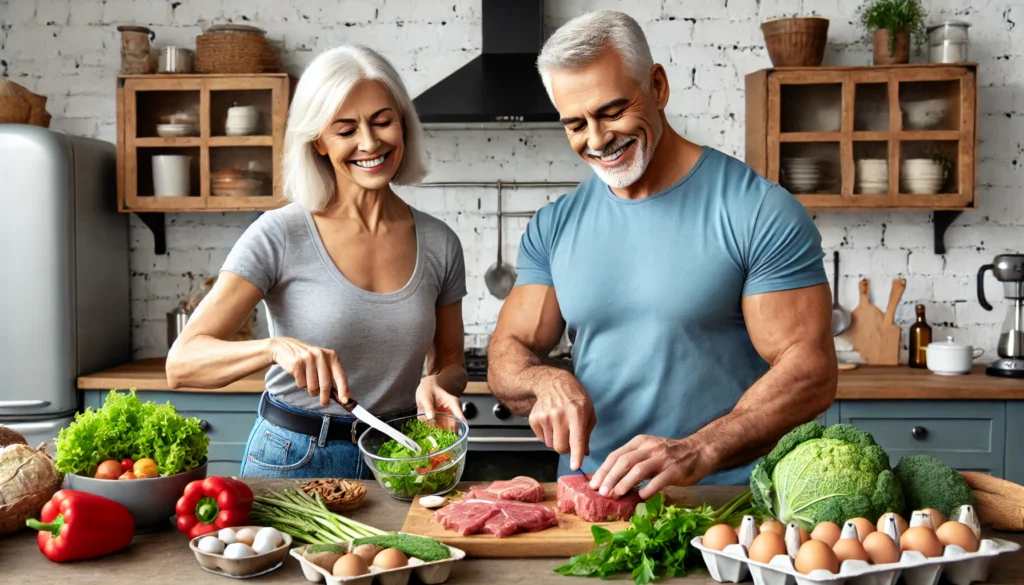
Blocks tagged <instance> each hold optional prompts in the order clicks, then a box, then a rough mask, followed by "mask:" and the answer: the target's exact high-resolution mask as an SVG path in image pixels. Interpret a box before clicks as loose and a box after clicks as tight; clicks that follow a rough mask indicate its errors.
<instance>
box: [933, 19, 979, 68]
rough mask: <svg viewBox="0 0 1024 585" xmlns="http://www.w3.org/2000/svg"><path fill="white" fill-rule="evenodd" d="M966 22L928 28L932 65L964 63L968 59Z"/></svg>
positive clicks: (967, 24)
mask: <svg viewBox="0 0 1024 585" xmlns="http://www.w3.org/2000/svg"><path fill="white" fill-rule="evenodd" d="M970 26H971V25H970V24H969V23H966V22H959V21H948V22H942V23H939V24H935V25H932V26H930V27H928V60H929V61H930V62H932V63H963V62H965V61H967V59H968V46H969V45H970V39H969V38H968V34H967V29H968V27H970Z"/></svg>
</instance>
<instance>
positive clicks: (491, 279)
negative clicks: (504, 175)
mask: <svg viewBox="0 0 1024 585" xmlns="http://www.w3.org/2000/svg"><path fill="white" fill-rule="evenodd" d="M501 231H502V219H501V182H500V181H499V182H498V261H497V262H495V263H494V265H493V266H491V267H490V268H488V269H487V272H485V273H484V284H486V285H487V290H489V291H491V294H492V295H494V297H495V298H498V299H502V300H504V299H505V297H507V296H508V293H510V292H512V287H513V286H515V284H516V269H515V268H514V267H513V266H512V265H511V264H505V262H504V261H503V260H502V257H501V248H502V240H501Z"/></svg>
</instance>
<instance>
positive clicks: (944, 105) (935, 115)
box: [900, 98, 949, 130]
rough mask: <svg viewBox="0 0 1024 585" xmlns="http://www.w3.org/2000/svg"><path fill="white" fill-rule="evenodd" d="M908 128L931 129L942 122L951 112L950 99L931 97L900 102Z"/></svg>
mask: <svg viewBox="0 0 1024 585" xmlns="http://www.w3.org/2000/svg"><path fill="white" fill-rule="evenodd" d="M900 109H901V110H903V116H904V118H905V121H906V126H907V129H908V130H931V129H934V128H937V127H938V126H939V125H941V124H942V121H943V120H944V119H945V117H946V113H948V112H949V101H948V100H946V99H945V98H931V99H924V100H917V101H908V102H904V103H902V104H900Z"/></svg>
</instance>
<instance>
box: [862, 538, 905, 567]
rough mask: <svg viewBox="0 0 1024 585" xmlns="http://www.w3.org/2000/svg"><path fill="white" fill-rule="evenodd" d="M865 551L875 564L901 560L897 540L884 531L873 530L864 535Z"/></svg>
mask: <svg viewBox="0 0 1024 585" xmlns="http://www.w3.org/2000/svg"><path fill="white" fill-rule="evenodd" d="M864 551H865V552H867V553H868V557H869V558H870V559H871V564H873V565H884V564H886V563H896V562H899V560H900V551H899V549H897V548H896V541H894V540H893V539H892V538H890V537H889V535H888V534H886V533H884V532H877V531H876V532H872V533H871V534H869V535H867V536H866V537H864Z"/></svg>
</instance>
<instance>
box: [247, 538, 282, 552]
mask: <svg viewBox="0 0 1024 585" xmlns="http://www.w3.org/2000/svg"><path fill="white" fill-rule="evenodd" d="M276 548H277V546H276V545H274V543H273V542H272V541H271V540H270V539H269V538H260V537H259V536H257V537H256V540H254V541H253V543H252V550H253V552H255V553H256V554H258V555H264V554H267V553H268V552H273V551H274V549H276Z"/></svg>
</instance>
